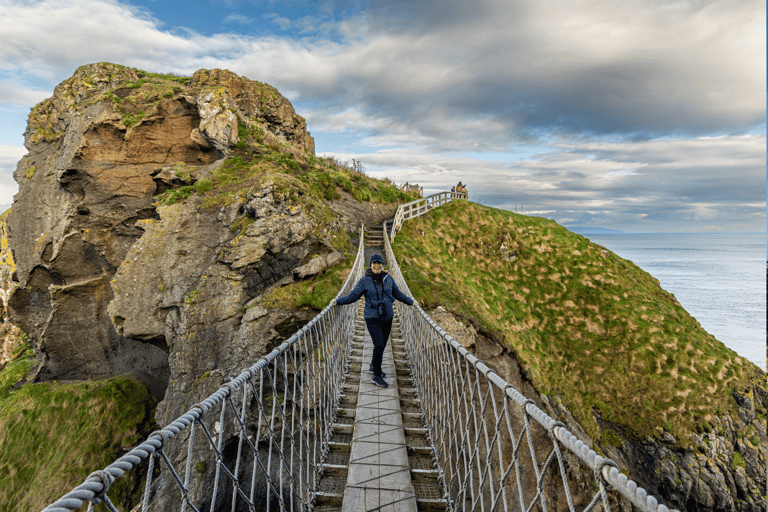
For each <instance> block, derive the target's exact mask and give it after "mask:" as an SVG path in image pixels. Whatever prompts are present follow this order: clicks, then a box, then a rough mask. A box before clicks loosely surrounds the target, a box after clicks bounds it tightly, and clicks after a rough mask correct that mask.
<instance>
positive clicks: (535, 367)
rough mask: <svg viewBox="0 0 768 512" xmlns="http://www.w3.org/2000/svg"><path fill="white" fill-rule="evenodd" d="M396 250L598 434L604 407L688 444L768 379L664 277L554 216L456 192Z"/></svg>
mask: <svg viewBox="0 0 768 512" xmlns="http://www.w3.org/2000/svg"><path fill="white" fill-rule="evenodd" d="M502 246H504V247H506V248H513V249H512V250H510V251H509V252H507V254H513V256H514V259H513V261H511V262H509V261H506V260H505V259H504V257H503V251H502V249H501V248H502ZM394 250H395V255H396V257H397V258H398V261H399V263H400V266H401V269H402V270H403V273H404V276H405V279H406V281H407V282H408V284H409V286H410V288H411V291H412V292H413V294H414V296H415V297H416V298H417V299H418V300H419V301H420V302H422V303H423V304H425V305H427V306H429V307H435V306H437V305H442V306H443V307H445V308H447V309H449V310H452V311H454V312H455V313H458V314H459V315H461V316H463V317H470V318H473V319H475V320H476V321H477V322H478V324H479V325H480V326H482V328H483V329H484V330H486V331H487V332H489V333H491V334H493V335H494V336H495V337H496V338H497V339H499V340H502V341H503V343H505V344H507V345H508V346H510V347H511V348H512V349H513V350H514V352H515V353H516V354H517V357H518V358H519V360H520V363H521V364H522V366H523V368H524V369H525V371H526V372H527V374H528V375H530V377H531V378H532V380H533V382H534V383H535V385H536V386H537V389H539V391H541V392H543V393H545V394H549V395H556V396H560V397H562V400H563V402H564V403H565V404H566V406H567V407H568V408H569V409H570V410H571V412H572V413H573V414H574V416H575V417H576V418H577V419H578V420H579V421H580V422H581V424H582V426H583V427H584V428H585V429H586V430H587V433H589V434H590V435H591V436H592V437H593V438H595V439H601V436H603V433H602V432H601V431H600V429H599V427H598V423H597V421H596V419H595V416H596V415H597V416H598V417H600V418H603V419H605V420H608V421H610V422H611V423H613V424H614V425H616V426H617V427H619V428H620V429H621V430H622V431H623V432H624V433H625V435H627V436H628V437H630V438H642V437H645V436H654V435H657V431H656V427H664V428H666V429H667V430H668V431H669V432H671V433H672V434H673V435H674V436H675V437H677V438H678V439H679V440H683V441H684V442H687V440H688V439H689V436H690V433H691V432H693V431H695V430H696V428H708V425H709V422H710V421H711V420H712V419H713V418H714V416H717V415H721V414H723V413H726V412H735V408H736V407H737V406H736V402H735V400H734V398H733V396H732V394H731V390H732V389H736V390H738V391H739V392H742V393H751V385H752V383H753V382H758V383H759V384H760V385H762V386H764V385H765V384H764V382H762V380H760V379H761V378H762V379H764V376H763V377H761V374H760V370H759V369H758V368H757V367H756V366H755V365H753V364H752V363H750V362H749V361H747V360H745V359H743V358H741V357H739V356H738V355H737V354H736V353H735V352H733V351H732V350H730V349H728V348H727V347H725V346H724V345H723V344H722V343H721V342H719V341H717V340H716V339H715V338H714V337H713V336H711V335H710V334H708V333H707V332H706V331H704V330H703V329H702V328H701V327H700V326H699V324H698V322H697V321H696V320H695V319H694V318H692V317H691V316H690V315H689V314H688V313H687V312H686V311H685V310H684V309H683V308H682V306H681V305H680V304H679V303H678V302H677V300H676V299H675V297H674V296H673V295H672V294H670V293H668V292H666V291H664V290H663V289H662V288H661V287H660V286H659V283H658V281H657V280H656V279H654V278H653V277H652V276H650V275H649V274H647V273H646V272H644V271H643V270H641V269H640V268H639V267H637V266H636V265H634V264H633V263H632V262H630V261H627V260H624V259H622V258H620V257H618V256H616V255H615V254H613V253H611V252H609V251H607V250H605V249H604V248H602V247H600V246H598V245H596V244H593V243H591V242H589V241H588V240H587V239H586V238H584V237H582V236H580V235H577V234H574V233H571V232H569V231H567V230H566V229H565V228H563V227H561V226H559V225H557V224H556V223H555V222H553V221H550V220H546V219H542V218H537V217H528V216H523V215H518V214H515V213H512V212H508V211H503V210H496V209H493V208H487V207H483V206H481V205H478V204H474V203H468V202H465V201H456V202H453V203H450V204H449V205H446V206H443V207H441V208H439V209H436V210H433V211H432V212H430V213H429V214H428V215H426V216H424V217H420V218H418V219H416V220H409V221H408V222H406V223H405V225H404V227H403V230H402V232H401V233H400V234H398V236H397V238H396V240H395V244H394ZM763 414H764V413H763Z"/></svg>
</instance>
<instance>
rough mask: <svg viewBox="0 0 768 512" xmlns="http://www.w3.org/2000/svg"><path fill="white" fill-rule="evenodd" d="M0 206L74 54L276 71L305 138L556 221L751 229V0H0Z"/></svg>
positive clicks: (761, 73)
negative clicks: (37, 109)
mask: <svg viewBox="0 0 768 512" xmlns="http://www.w3.org/2000/svg"><path fill="white" fill-rule="evenodd" d="M0 27H2V28H0V48H2V50H0V209H3V210H4V209H5V208H6V207H7V206H9V205H10V204H11V202H12V197H13V194H15V192H16V184H15V182H14V181H13V178H12V172H13V170H14V169H15V166H16V162H17V161H18V160H19V159H20V158H21V157H22V156H23V155H24V153H25V152H26V151H25V149H24V147H23V136H22V133H23V131H24V127H25V123H26V117H27V115H28V113H29V109H30V108H31V107H32V106H34V105H35V104H36V103H37V102H39V101H41V100H43V99H45V98H47V97H49V96H50V95H51V93H52V91H53V88H54V87H55V86H56V84H58V83H59V82H61V81H62V80H64V79H66V78H68V77H69V76H71V74H72V73H73V72H74V70H75V69H76V68H77V67H78V66H80V65H82V64H86V63H90V62H99V61H109V62H115V63H119V64H125V65H130V66H134V67H139V68H141V69H145V70H147V71H156V72H176V73H182V74H190V73H192V72H194V71H195V70H197V69H200V68H215V67H217V68H226V69H230V70H232V71H234V72H235V73H238V74H240V75H244V76H246V77H248V78H251V79H254V80H259V81H262V82H267V83H269V84H271V85H273V86H275V87H277V88H278V89H279V90H280V91H281V92H282V93H283V94H284V95H285V96H287V97H288V98H289V99H290V100H291V101H292V102H293V104H294V107H295V108H296V110H297V112H298V113H299V114H301V115H303V116H304V117H305V118H306V119H307V124H308V126H309V129H310V132H311V133H312V135H313V136H314V137H315V143H316V149H317V153H318V154H321V155H335V156H338V157H340V158H341V159H342V160H347V161H351V160H352V159H353V158H354V159H356V160H360V161H362V163H363V165H364V166H365V167H366V170H367V172H368V173H369V174H371V175H373V176H376V177H384V176H387V177H389V178H391V179H394V180H395V181H396V182H398V183H403V182H405V181H409V182H411V183H419V184H421V185H422V186H424V187H425V189H426V191H427V192H435V191H439V190H445V189H448V188H450V187H451V185H453V184H455V183H456V182H458V181H459V180H461V181H462V182H464V183H467V184H468V186H469V190H470V199H473V200H475V201H478V202H481V203H483V204H487V205H490V206H495V207H499V208H506V209H509V210H515V209H518V211H519V210H522V211H523V212H525V213H529V214H536V215H541V216H544V217H548V218H552V219H555V220H557V221H558V222H560V223H561V224H563V225H565V226H596V227H604V228H612V229H620V230H624V231H628V232H693V231H761V232H762V231H765V227H766V187H765V184H766V181H765V179H766V125H765V122H766V12H765V2H764V1H763V0H722V1H717V0H715V1H706V0H701V1H699V0H690V1H680V2H677V1H670V0H625V1H623V2H615V1H613V0H611V1H609V0H536V1H532V0H472V1H470V0H460V1H459V0H455V1H454V0H441V1H425V0H418V1H416V0H412V1H378V0H339V1H333V0H330V1H325V0H316V1H298V0H295V1H294V0H200V1H192V2H190V1H180V0H162V1H160V0H156V1H155V0H135V1H132V2H130V3H129V2H125V1H117V0H66V1H61V0H43V1H35V0H23V1H22V0H0Z"/></svg>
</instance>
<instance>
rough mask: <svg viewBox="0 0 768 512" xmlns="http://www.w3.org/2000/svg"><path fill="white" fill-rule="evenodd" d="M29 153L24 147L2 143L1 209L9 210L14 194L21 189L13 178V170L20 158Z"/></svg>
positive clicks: (0, 156)
mask: <svg viewBox="0 0 768 512" xmlns="http://www.w3.org/2000/svg"><path fill="white" fill-rule="evenodd" d="M26 154H27V150H26V148H24V147H16V146H5V145H1V144H0V211H3V212H4V211H5V210H7V209H8V208H9V207H10V206H11V203H13V196H14V195H15V194H16V192H18V191H19V188H18V186H17V185H16V182H15V181H14V180H13V172H14V171H15V170H16V165H17V164H18V163H19V160H21V158H22V157H23V156H24V155H26Z"/></svg>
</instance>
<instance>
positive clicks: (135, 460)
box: [43, 226, 365, 512]
mask: <svg viewBox="0 0 768 512" xmlns="http://www.w3.org/2000/svg"><path fill="white" fill-rule="evenodd" d="M363 237H364V229H363V226H361V229H360V243H359V247H358V251H357V256H356V258H355V262H354V263H353V265H352V269H351V271H350V273H349V276H348V277H347V279H346V281H345V282H344V285H343V286H342V288H341V289H340V290H339V293H338V294H337V295H336V298H339V297H341V296H343V295H346V294H347V293H349V291H350V290H351V289H352V287H353V286H354V285H355V283H357V281H358V279H359V278H360V277H362V275H363V271H364V260H365V251H364V239H363ZM354 315H355V311H354V309H353V308H334V307H332V306H331V305H330V304H329V305H328V306H326V308H325V309H323V310H322V311H321V312H320V313H319V314H318V315H317V316H316V317H315V318H314V319H313V320H311V321H310V322H309V323H308V324H307V325H305V326H304V327H302V328H301V329H299V330H298V331H297V332H296V333H295V334H293V335H292V336H291V337H290V338H288V339H287V340H285V341H284V342H283V343H282V344H281V345H280V346H279V347H277V348H275V349H274V350H272V352H270V353H269V354H267V355H266V356H264V357H262V358H261V359H260V360H259V361H258V362H256V363H255V364H254V365H253V366H251V367H250V368H247V369H246V370H244V371H243V372H242V373H241V374H240V375H238V376H237V377H236V378H234V379H233V380H231V381H230V382H228V383H226V384H224V385H223V386H221V388H220V389H219V390H218V391H216V392H215V393H213V394H211V395H210V396H208V397H207V398H206V399H205V400H203V401H202V402H200V403H198V404H195V405H194V406H192V407H191V408H190V409H189V410H188V411H187V412H186V413H185V414H183V415H181V416H180V417H179V418H177V419H176V420H175V421H173V422H171V423H170V424H168V425H166V426H165V427H164V428H163V429H161V430H160V431H157V432H153V433H152V434H150V435H149V436H148V437H147V439H146V440H145V441H144V442H142V443H141V444H139V445H138V446H137V447H135V448H133V449H132V450H130V451H129V452H128V453H126V454H125V455H123V456H122V457H120V458H119V459H117V460H116V461H114V462H113V463H112V464H110V465H109V466H107V467H106V468H104V469H102V470H100V471H96V472H94V473H91V474H90V475H89V476H88V477H87V478H86V479H85V481H84V482H83V483H82V484H80V485H78V486H77V487H75V488H74V489H72V490H71V491H70V492H68V493H67V494H65V495H64V496H62V497H61V498H60V499H58V500H56V501H55V502H54V503H52V504H50V505H49V506H47V507H46V508H45V509H44V511H43V512H71V511H73V510H76V509H79V508H80V507H81V506H82V505H83V504H84V503H85V502H88V510H89V511H90V510H92V508H93V505H94V504H98V503H102V502H103V503H105V505H106V506H107V507H108V508H109V510H112V511H116V509H115V507H114V505H113V504H112V503H111V501H110V500H109V498H108V497H107V491H108V490H109V488H110V486H111V485H112V484H113V482H114V481H115V480H116V479H118V478H120V477H122V476H123V475H124V474H125V473H126V472H128V471H130V470H131V469H133V468H134V467H136V466H138V465H139V464H141V463H142V461H144V460H145V459H149V461H148V469H147V476H146V483H145V486H144V497H143V499H142V508H141V510H142V512H146V511H147V510H148V507H149V505H150V501H152V499H153V498H154V497H156V496H157V495H158V494H159V489H160V488H164V489H165V496H166V499H167V496H168V495H169V494H173V493H172V492H171V490H170V489H168V488H171V489H172V488H174V487H175V488H176V489H177V491H178V493H177V494H176V498H175V499H177V500H178V501H179V502H180V507H179V506H176V507H175V508H174V509H179V508H180V509H181V510H182V511H185V510H187V509H188V507H189V508H191V510H203V508H204V507H203V505H204V503H205V504H207V500H210V510H215V509H218V508H219V506H217V504H218V505H221V506H223V505H222V504H223V502H224V501H225V500H229V499H230V498H231V501H232V504H231V508H232V510H235V507H236V505H237V503H236V502H238V501H242V502H244V503H245V505H246V507H247V508H249V509H253V507H254V503H255V501H257V500H266V510H275V509H280V510H296V508H294V506H295V505H298V506H299V507H301V508H302V509H304V508H308V507H309V504H310V503H311V501H312V500H313V499H314V496H315V494H316V492H317V484H318V482H319V478H320V475H321V472H322V471H321V468H322V466H321V464H320V462H321V461H322V460H323V459H324V457H325V456H326V454H327V453H328V450H329V444H328V443H329V440H330V438H331V436H332V434H333V430H332V423H333V420H334V418H335V414H336V410H337V405H338V401H339V398H340V395H341V384H342V379H343V377H344V369H345V368H346V366H347V364H348V360H347V359H348V353H349V350H348V347H349V343H350V340H351V337H352V332H353V325H352V324H353V321H354ZM281 388H282V389H281ZM240 395H242V398H240ZM281 395H282V396H281ZM254 401H255V402H256V407H255V408H254V404H253V402H254ZM216 406H221V412H220V413H219V414H218V415H217V414H213V415H208V416H206V413H207V412H208V411H210V410H211V409H213V408H214V407H216ZM217 420H218V421H217ZM226 422H228V423H226ZM200 429H202V430H203V435H201V436H197V437H196V430H200ZM182 434H183V435H182ZM184 437H188V443H187V444H188V446H187V450H186V456H185V457H184V456H181V457H176V456H177V455H183V452H184V448H183V445H182V444H183V442H184V441H185V439H184ZM225 437H228V439H227V443H230V444H237V455H236V457H235V459H234V460H232V458H231V454H227V453H225V452H226V451H227V450H229V448H231V446H230V445H229V444H228V447H227V448H226V449H225V447H224V438H225ZM265 444H267V445H268V448H265V447H264V445H265ZM286 444H287V445H288V446H286ZM211 452H212V457H213V458H214V459H215V466H216V470H215V479H214V482H213V488H212V489H210V490H208V492H205V491H203V492H202V493H199V495H198V494H196V493H195V492H194V491H193V490H192V489H191V488H190V487H191V486H190V476H191V474H192V472H193V470H194V469H195V468H192V466H191V465H192V459H193V453H195V454H196V457H197V458H198V459H199V458H200V457H199V456H197V454H199V453H205V454H206V456H208V458H211ZM264 452H266V453H264ZM174 458H178V459H179V460H180V462H178V463H177V464H176V465H181V464H182V463H183V461H186V462H185V464H186V467H185V471H184V472H183V474H180V471H177V469H176V467H175V466H174V463H173V462H172V459H174ZM250 459H252V460H250ZM161 460H162V462H163V463H164V466H163V467H162V468H161V467H160V466H161V462H160V461H161ZM205 460H206V459H203V462H202V464H203V466H202V468H203V469H204V468H205V467H206V466H205ZM246 462H247V463H248V465H250V466H251V467H250V476H249V477H248V478H245V477H244V475H242V473H243V472H245V471H247V470H248V468H246V467H245V466H246ZM156 466H157V468H156ZM198 466H199V465H198ZM157 469H160V470H161V472H160V475H159V476H155V472H156V470H157ZM197 471H198V472H199V471H200V470H199V469H197ZM153 479H154V481H155V486H154V487H153ZM161 480H162V481H161ZM259 485H261V487H260V488H259V489H258V490H257V487H259ZM211 493H212V497H211V498H209V496H210V495H211ZM262 505H263V503H262ZM270 506H272V508H270ZM205 508H207V507H205ZM227 508H229V505H228V506H227Z"/></svg>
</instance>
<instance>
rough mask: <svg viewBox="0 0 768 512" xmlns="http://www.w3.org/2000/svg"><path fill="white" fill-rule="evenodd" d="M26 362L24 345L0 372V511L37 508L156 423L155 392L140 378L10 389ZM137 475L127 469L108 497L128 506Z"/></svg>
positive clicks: (27, 366) (29, 361)
mask: <svg viewBox="0 0 768 512" xmlns="http://www.w3.org/2000/svg"><path fill="white" fill-rule="evenodd" d="M33 361H34V359H33V358H32V351H31V350H27V351H26V353H24V354H20V357H18V358H17V359H15V360H14V361H11V362H10V363H8V364H7V365H6V366H5V367H4V368H3V370H2V371H0V439H2V443H0V482H1V483H2V484H0V510H2V511H4V512H22V511H24V512H26V511H28V510H42V509H43V508H44V507H46V506H47V505H49V504H50V503H51V502H53V501H54V500H56V499H58V498H59V497H60V496H62V495H63V494H64V493H66V492H69V491H70V490H71V489H72V488H73V487H75V486H77V485H79V484H80V483H82V481H83V480H84V479H85V478H86V477H87V476H88V475H89V474H90V473H91V472H93V471H95V470H97V469H101V468H103V467H105V466H107V465H109V464H110V463H111V462H112V461H113V460H115V459H117V458H119V457H121V456H122V455H124V454H125V449H126V448H130V447H133V445H135V444H136V443H138V442H139V441H141V440H142V439H144V438H145V437H146V436H147V435H148V434H149V433H150V432H151V431H152V430H154V429H155V428H156V425H155V424H154V420H153V412H154V406H155V401H154V399H153V398H152V397H150V396H149V394H148V393H147V389H146V387H144V385H143V384H141V383H139V382H137V381H136V380H134V379H131V378H128V377H114V378H112V379H107V380H102V381H86V382H81V383H77V384H60V383H56V382H47V383H39V384H25V385H23V386H21V387H19V388H18V389H13V387H14V385H15V384H16V383H17V382H18V381H19V380H21V379H22V378H23V377H24V375H25V374H26V373H27V372H28V371H29V369H30V367H31V366H32V364H33ZM138 480H139V478H138V475H137V474H136V470H134V472H133V474H131V475H127V477H126V476H124V477H123V478H121V479H120V480H118V481H116V482H115V484H114V485H113V486H112V488H111V489H110V492H109V496H110V499H111V500H113V502H114V503H119V504H120V505H121V506H122V507H124V508H126V509H128V507H129V506H130V505H133V504H135V503H133V502H134V501H136V498H137V487H136V484H137V482H138Z"/></svg>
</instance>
